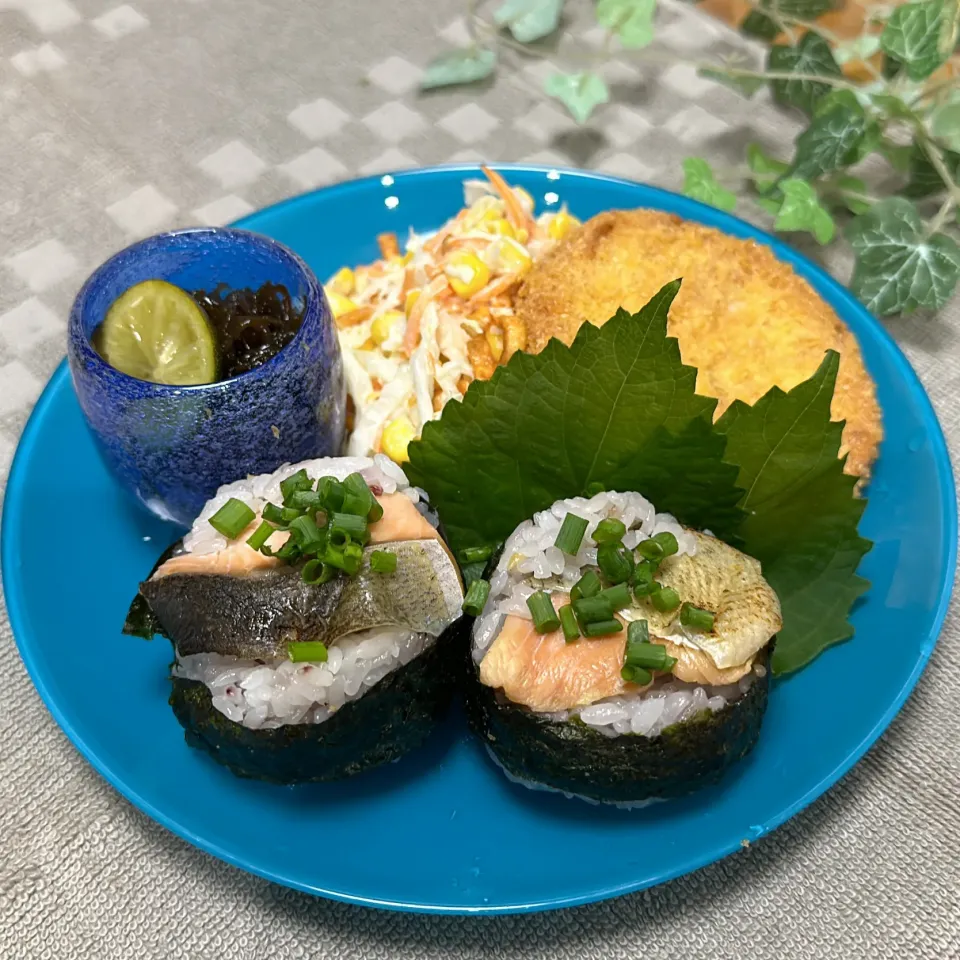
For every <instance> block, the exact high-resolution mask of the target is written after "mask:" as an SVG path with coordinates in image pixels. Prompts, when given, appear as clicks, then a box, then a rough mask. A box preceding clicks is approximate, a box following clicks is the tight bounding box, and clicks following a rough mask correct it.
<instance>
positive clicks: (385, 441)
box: [380, 414, 417, 463]
mask: <svg viewBox="0 0 960 960" xmlns="http://www.w3.org/2000/svg"><path fill="white" fill-rule="evenodd" d="M416 435H417V430H416V427H414V425H413V424H412V423H411V422H410V418H409V417H408V416H407V415H406V414H400V416H399V417H397V418H396V420H391V421H390V423H388V424H387V425H386V426H385V427H384V428H383V433H382V435H381V436H380V449H381V450H382V451H383V452H384V453H385V454H386V455H387V456H388V457H389V458H390V459H391V460H393V461H394V463H406V462H407V460H408V459H409V457H408V456H407V447H408V446H410V441H411V440H413V439H414V438H415V437H416Z"/></svg>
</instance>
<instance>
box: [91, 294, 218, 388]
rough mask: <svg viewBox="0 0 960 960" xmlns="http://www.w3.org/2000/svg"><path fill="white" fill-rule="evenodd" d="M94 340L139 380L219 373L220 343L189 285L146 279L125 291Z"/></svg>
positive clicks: (183, 379) (200, 378)
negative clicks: (216, 339)
mask: <svg viewBox="0 0 960 960" xmlns="http://www.w3.org/2000/svg"><path fill="white" fill-rule="evenodd" d="M95 346H96V347H97V349H98V350H99V351H100V354H101V356H102V357H103V359H104V360H106V361H107V363H109V364H110V365H111V366H112V367H116V368H117V369H118V370H120V371H121V372H123V373H126V374H129V375H130V376H131V377H137V378H138V379H140V380H150V381H152V382H153V383H169V384H171V385H176V386H189V385H191V384H198V383H213V382H214V381H215V380H216V378H217V348H216V343H215V341H214V336H213V330H212V329H211V328H210V324H209V322H208V321H207V317H206V314H205V313H204V312H203V310H201V309H200V307H199V306H198V304H197V302H196V301H195V300H194V299H193V297H191V296H190V294H189V293H187V292H186V291H185V290H181V289H180V287H176V286H174V285H173V284H172V283H167V281H166V280H144V281H143V282H142V283H138V284H136V285H135V286H132V287H131V288H130V289H129V290H127V291H126V292H125V293H123V294H121V295H120V296H119V297H118V298H117V299H116V300H115V301H114V302H113V304H112V305H111V306H110V309H109V310H108V311H107V316H106V319H105V320H104V321H103V323H102V324H101V325H100V329H99V330H98V331H97V337H96V343H95Z"/></svg>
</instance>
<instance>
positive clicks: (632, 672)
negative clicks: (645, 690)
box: [620, 667, 653, 687]
mask: <svg viewBox="0 0 960 960" xmlns="http://www.w3.org/2000/svg"><path fill="white" fill-rule="evenodd" d="M620 676H621V677H623V679H624V680H626V681H627V683H639V684H640V686H642V687H645V686H646V685H647V684H648V683H649V682H650V681H651V680H652V679H653V677H652V676H651V675H650V671H649V670H644V669H643V667H624V668H623V669H622V670H621V671H620Z"/></svg>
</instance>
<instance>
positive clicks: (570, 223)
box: [547, 210, 580, 240]
mask: <svg viewBox="0 0 960 960" xmlns="http://www.w3.org/2000/svg"><path fill="white" fill-rule="evenodd" d="M579 226H580V221H579V220H578V219H577V218H576V217H574V216H572V215H571V214H569V213H567V211H566V210H561V211H560V212H559V213H558V214H557V215H556V216H555V217H554V218H553V219H552V220H551V221H550V224H549V226H548V227H547V233H549V234H550V238H551V239H552V240H562V239H563V238H564V237H565V236H566V235H567V234H568V233H569V232H570V231H571V230H572V229H573V228H574V227H579Z"/></svg>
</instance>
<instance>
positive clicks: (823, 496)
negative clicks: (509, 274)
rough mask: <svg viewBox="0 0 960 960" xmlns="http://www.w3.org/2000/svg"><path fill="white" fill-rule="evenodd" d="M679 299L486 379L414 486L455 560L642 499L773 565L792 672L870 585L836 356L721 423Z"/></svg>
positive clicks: (411, 466)
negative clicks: (846, 465)
mask: <svg viewBox="0 0 960 960" xmlns="http://www.w3.org/2000/svg"><path fill="white" fill-rule="evenodd" d="M679 287H680V281H679V280H676V281H674V282H673V283H670V284H667V286H665V287H664V288H663V289H662V290H661V291H660V292H659V293H658V294H657V295H656V296H655V297H654V298H653V299H652V300H651V301H650V303H648V304H647V305H646V306H645V307H644V308H643V309H642V310H641V311H640V312H639V313H636V314H629V313H627V312H626V311H624V310H620V311H618V313H617V314H616V316H614V317H613V318H612V319H611V320H610V321H609V322H608V323H606V324H605V325H604V326H603V327H600V328H598V327H595V326H592V325H590V324H584V325H583V326H582V327H581V328H580V331H579V332H578V334H577V336H576V338H575V340H574V341H573V343H572V345H571V346H569V347H567V346H565V345H564V344H562V343H561V342H560V341H558V340H556V339H554V340H551V341H550V343H549V344H548V345H547V347H546V348H545V349H544V350H543V351H542V352H541V353H540V354H537V355H535V356H532V355H529V354H525V353H517V354H515V355H514V356H513V357H512V358H511V359H510V361H509V363H507V364H506V366H503V367H499V368H498V369H497V371H496V373H495V374H494V375H493V377H492V378H491V379H490V380H487V381H480V380H477V381H474V382H473V383H472V384H471V385H470V387H469V389H468V390H467V393H466V395H465V396H464V399H463V402H462V403H449V404H447V405H446V406H445V407H444V408H443V412H442V414H441V415H440V418H439V419H438V420H435V421H433V422H431V423H428V424H426V426H425V427H424V430H423V435H422V437H421V439H420V440H417V441H414V442H413V443H411V444H410V448H409V454H410V462H409V463H408V464H407V467H406V469H407V474H408V476H409V477H410V480H411V482H412V483H414V484H415V485H417V486H420V487H422V488H424V489H425V490H426V491H427V493H428V495H429V497H430V502H431V503H432V504H433V506H434V508H435V509H436V510H437V512H438V514H439V516H440V518H441V520H442V522H443V525H444V528H445V530H446V532H447V535H448V537H449V540H450V545H451V547H452V548H453V550H454V551H455V552H459V551H461V550H463V549H464V548H467V547H472V546H482V545H484V544H490V543H499V542H502V541H503V540H505V539H506V538H507V537H508V536H509V535H510V534H511V533H512V531H513V530H514V529H515V528H516V526H517V525H518V524H520V523H521V522H522V521H524V520H526V519H528V518H529V517H530V516H532V515H533V514H534V513H535V512H537V511H538V510H543V509H546V508H547V507H549V506H550V505H551V504H552V503H553V502H554V501H556V500H559V499H562V498H565V497H572V496H580V495H583V494H584V492H585V490H586V489H587V485H588V484H590V483H595V482H596V483H600V484H602V485H603V487H604V488H605V489H607V490H637V491H639V492H641V493H642V494H644V495H645V496H647V497H649V498H650V500H651V501H652V502H653V503H654V504H655V505H656V506H657V508H658V509H659V510H663V511H669V512H671V513H673V514H674V515H675V516H676V517H677V519H678V520H680V522H681V523H684V524H687V525H688V526H691V527H696V528H698V529H704V528H706V529H709V530H711V531H712V532H713V533H714V534H715V535H717V536H718V537H720V538H721V539H723V540H726V541H727V542H730V543H733V544H735V545H737V546H739V547H741V548H742V549H745V550H746V551H747V552H748V553H750V554H752V555H754V556H756V557H757V558H758V559H759V560H760V561H761V563H762V564H763V566H764V573H765V574H766V575H767V576H768V577H769V578H770V581H771V584H772V585H773V586H774V588H775V589H777V590H778V592H781V591H782V592H781V599H782V601H783V603H784V616H785V626H784V629H783V631H782V633H781V634H780V637H779V639H778V641H777V647H776V650H775V654H774V671H775V672H777V673H787V672H789V671H791V670H794V669H796V668H798V667H800V666H802V665H803V664H805V663H808V662H809V661H810V660H812V659H813V658H814V657H815V656H816V655H817V654H818V653H820V652H821V651H822V650H824V649H826V648H827V647H828V646H830V645H831V644H833V643H836V642H839V641H840V640H843V639H845V638H847V637H849V636H850V635H851V633H852V628H851V627H850V626H849V624H848V623H847V621H846V618H847V615H848V614H849V611H850V607H851V605H852V604H853V602H854V600H855V599H856V597H857V596H859V595H860V594H861V593H862V592H863V591H864V590H865V589H866V586H867V584H866V581H864V580H862V579H861V578H859V577H857V576H856V574H855V570H856V567H857V564H858V563H859V560H860V558H861V557H862V556H863V554H864V553H865V552H866V551H867V550H868V549H869V547H870V544H869V542H868V541H866V540H863V539H862V538H861V537H860V536H859V535H858V533H857V523H858V522H859V519H860V516H861V514H862V512H863V508H864V505H865V501H864V500H859V499H856V498H855V497H854V492H853V488H854V485H855V483H856V479H855V478H853V477H848V476H846V475H845V474H844V473H843V461H841V460H839V459H838V458H837V453H838V450H839V445H840V436H841V431H842V424H839V423H832V422H831V420H830V400H831V398H832V394H833V386H834V381H835V378H836V370H837V358H836V356H835V355H833V356H832V357H829V358H828V360H827V361H825V362H824V365H823V366H822V367H821V368H820V370H818V371H817V373H816V374H815V375H814V376H813V377H812V378H811V379H810V380H808V381H805V382H804V383H802V384H800V385H799V386H798V387H796V388H795V389H794V390H791V391H790V392H789V393H784V392H783V391H781V390H777V389H773V390H771V391H770V392H769V393H768V394H767V395H766V396H764V397H763V398H761V400H759V401H758V402H757V403H756V404H755V405H754V406H753V407H750V406H748V405H747V404H744V403H739V402H738V403H735V404H734V405H733V406H731V408H730V409H729V410H728V411H727V412H726V413H725V414H724V416H723V417H722V418H721V419H720V420H719V421H718V423H717V424H714V423H713V422H712V415H713V412H714V409H715V407H716V401H715V400H713V399H710V398H707V397H702V396H699V395H698V394H697V393H696V392H695V386H696V369H695V368H693V367H690V366H687V365H685V364H684V363H682V361H681V359H680V350H679V346H678V344H677V341H676V339H674V338H673V337H668V336H667V313H668V310H669V308H670V304H671V303H672V301H673V299H674V297H675V296H676V294H677V291H678V290H679Z"/></svg>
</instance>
